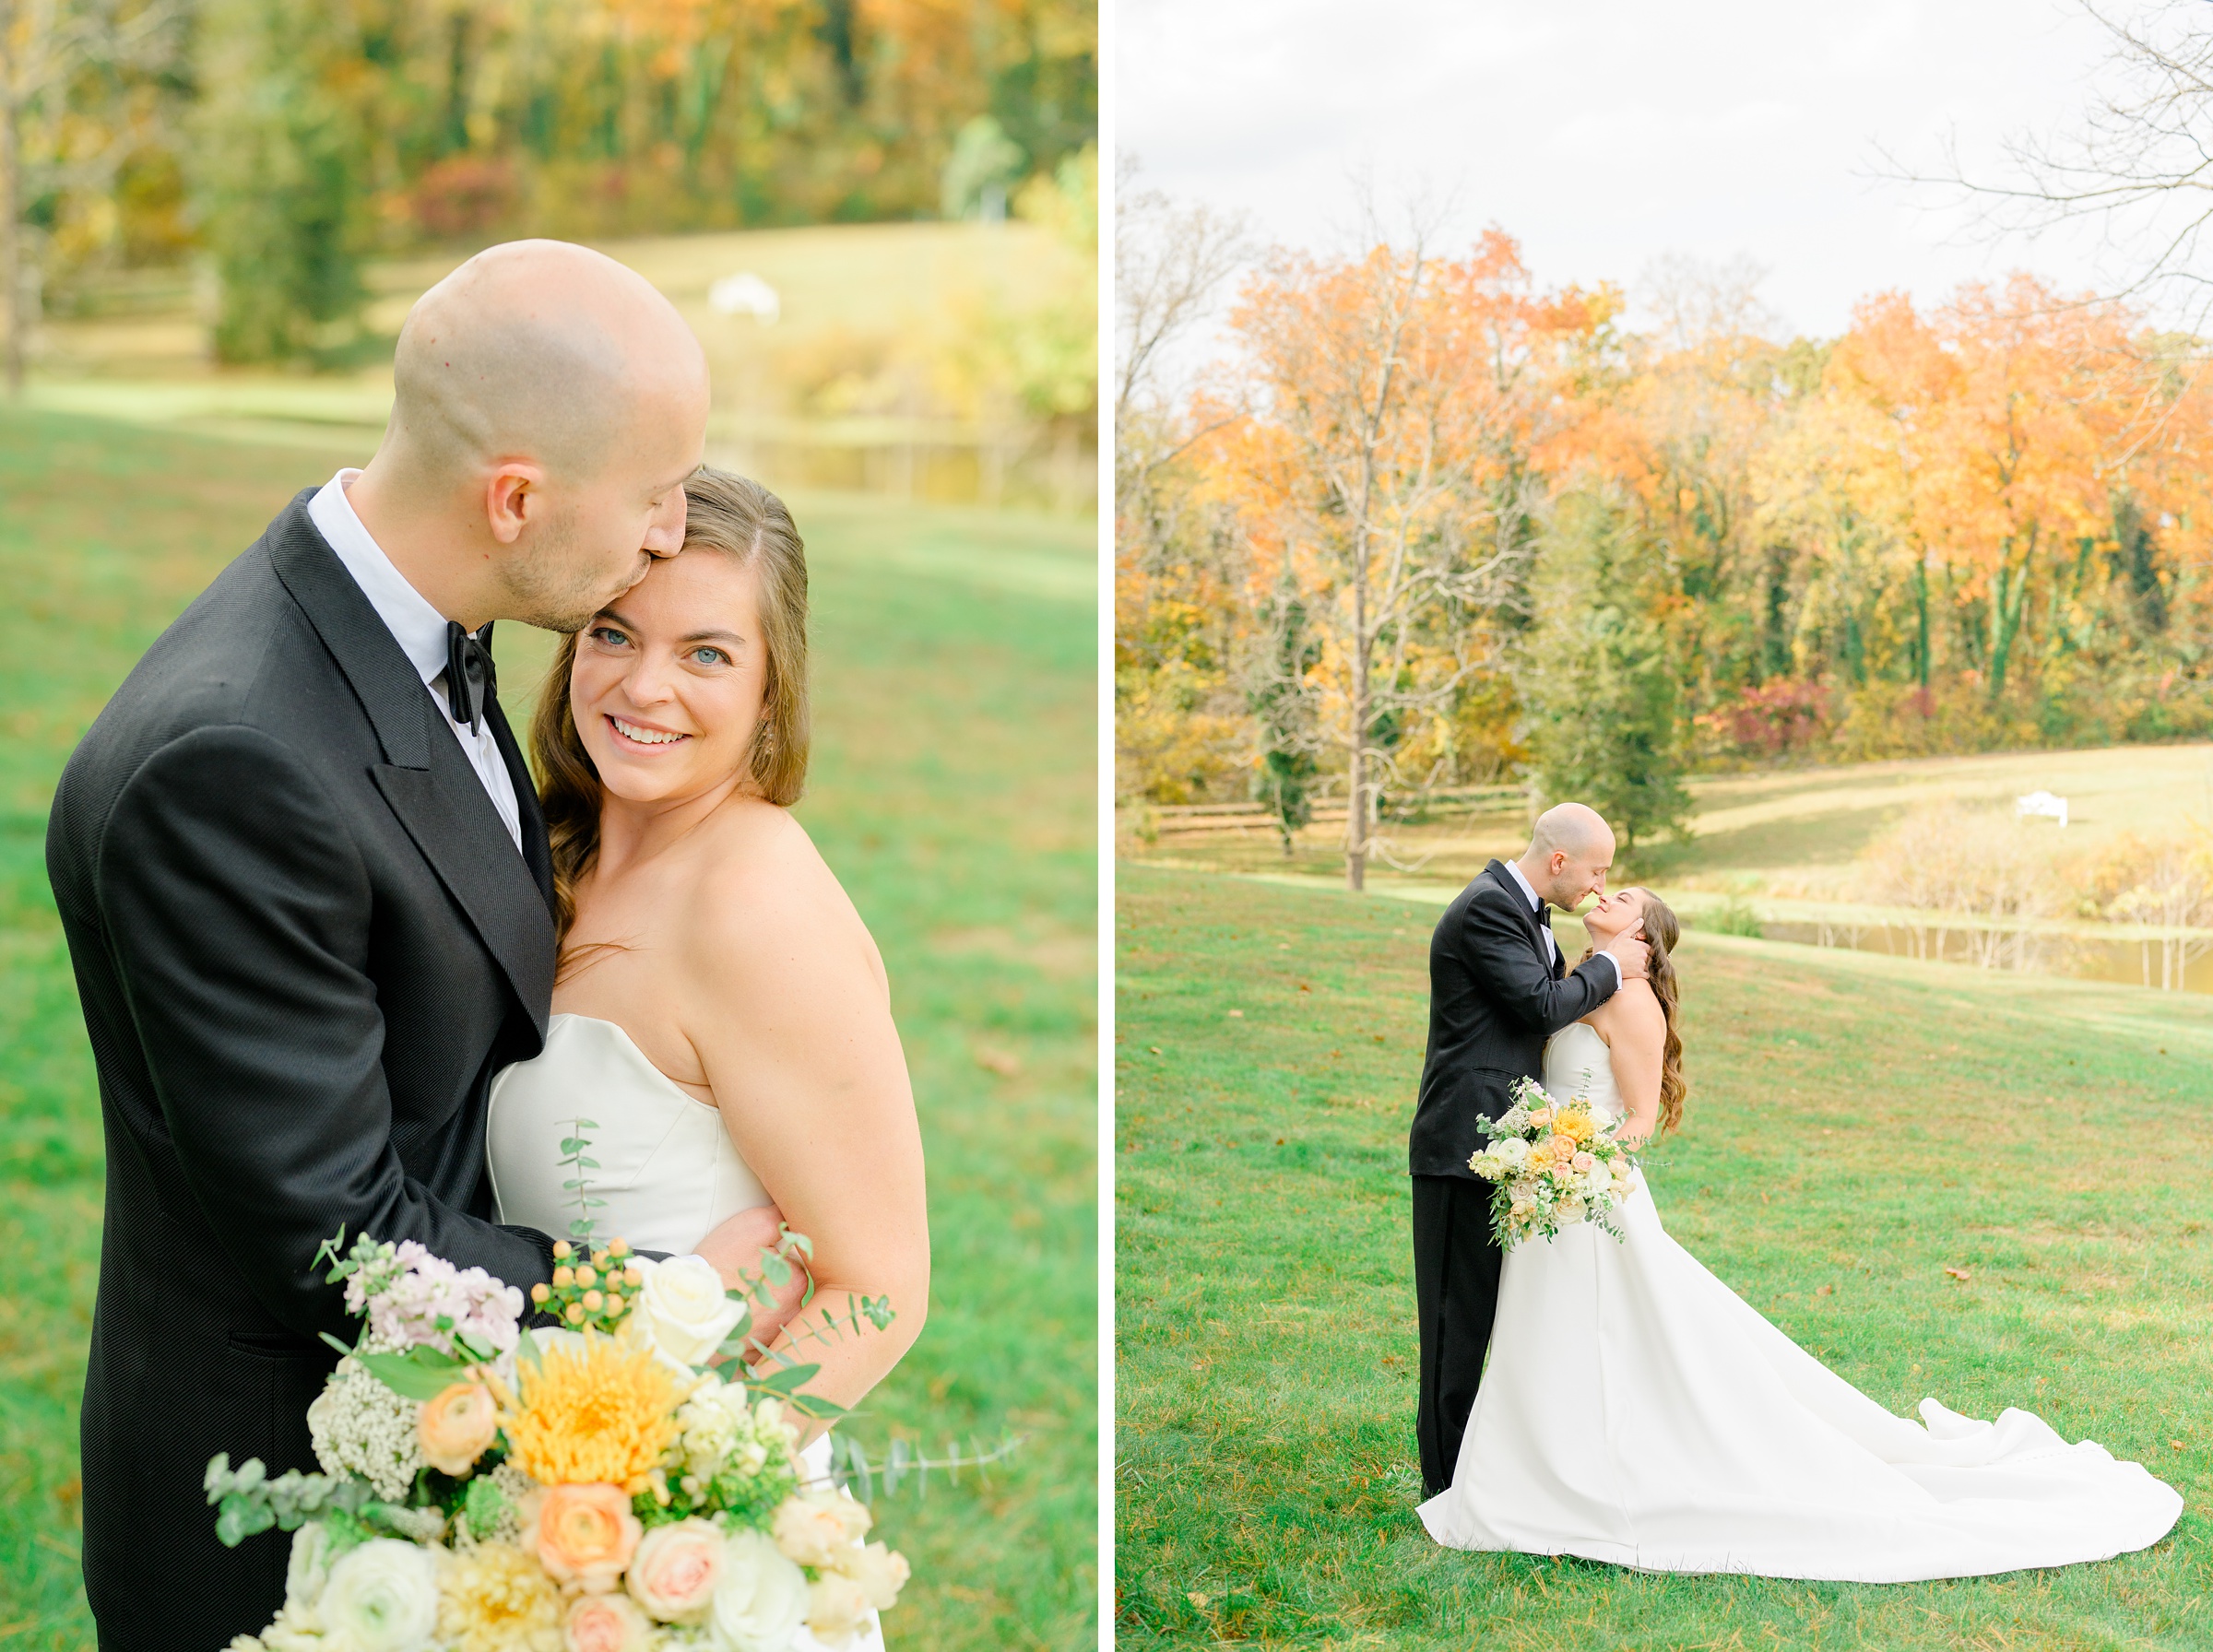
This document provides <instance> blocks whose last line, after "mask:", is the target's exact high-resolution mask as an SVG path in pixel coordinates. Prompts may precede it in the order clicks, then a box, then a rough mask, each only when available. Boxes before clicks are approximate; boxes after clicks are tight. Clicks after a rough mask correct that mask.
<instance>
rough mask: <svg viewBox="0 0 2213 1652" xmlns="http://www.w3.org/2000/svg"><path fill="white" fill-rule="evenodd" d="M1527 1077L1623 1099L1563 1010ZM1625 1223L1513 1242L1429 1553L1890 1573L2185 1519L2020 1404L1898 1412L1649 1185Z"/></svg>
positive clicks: (1941, 1568) (2111, 1544)
mask: <svg viewBox="0 0 2213 1652" xmlns="http://www.w3.org/2000/svg"><path fill="white" fill-rule="evenodd" d="M1544 1087H1545V1089H1546V1090H1547V1091H1550V1092H1551V1093H1552V1094H1553V1095H1555V1096H1556V1097H1559V1098H1561V1099H1562V1100H1566V1099H1569V1098H1572V1097H1574V1096H1578V1095H1588V1096H1589V1097H1590V1098H1591V1103H1592V1107H1593V1108H1594V1109H1597V1110H1603V1111H1604V1112H1605V1113H1607V1114H1609V1115H1615V1116H1618V1115H1620V1113H1621V1111H1622V1103H1621V1097H1620V1092H1619V1091H1617V1090H1616V1089H1615V1085H1614V1072H1613V1068H1612V1065H1611V1063H1610V1061H1609V1058H1608V1051H1607V1049H1606V1045H1605V1041H1604V1040H1603V1039H1602V1038H1600V1037H1599V1036H1598V1034H1597V1033H1596V1032H1593V1031H1592V1029H1591V1028H1590V1027H1587V1026H1585V1025H1583V1024H1582V1023H1581V1022H1580V1021H1578V1022H1575V1023H1573V1024H1571V1025H1569V1026H1568V1028H1566V1029H1565V1030H1564V1031H1562V1032H1559V1033H1558V1034H1557V1035H1556V1036H1555V1037H1554V1039H1553V1041H1552V1043H1551V1044H1550V1045H1549V1046H1547V1048H1546V1050H1545V1052H1544ZM1618 1221H1619V1222H1620V1225H1621V1227H1622V1229H1623V1232H1624V1233H1625V1234H1626V1235H1627V1237H1626V1238H1624V1239H1621V1240H1618V1241H1617V1240H1615V1238H1614V1237H1613V1235H1611V1234H1609V1233H1604V1232H1601V1231H1600V1230H1598V1229H1596V1228H1592V1227H1588V1226H1585V1227H1576V1228H1570V1229H1568V1231H1567V1232H1565V1233H1561V1234H1560V1235H1559V1237H1558V1238H1556V1239H1554V1240H1550V1241H1545V1240H1532V1241H1529V1242H1527V1243H1525V1244H1523V1245H1518V1246H1517V1247H1515V1248H1514V1249H1513V1250H1511V1251H1509V1252H1508V1253H1507V1255H1506V1258H1505V1267H1504V1269H1503V1271H1502V1273H1501V1276H1500V1279H1499V1283H1498V1313H1497V1320H1496V1321H1495V1322H1494V1326H1493V1329H1492V1332H1491V1353H1490V1363H1489V1365H1488V1367H1487V1368H1486V1369H1485V1373H1484V1377H1483V1384H1482V1386H1481V1387H1480V1388H1479V1389H1478V1390H1477V1393H1476V1399H1475V1409H1474V1411H1473V1415H1471V1416H1470V1417H1469V1419H1468V1432H1467V1434H1466V1436H1465V1438H1464V1439H1463V1440H1462V1444H1461V1451H1460V1461H1459V1463H1458V1464H1457V1465H1456V1467H1455V1470H1454V1473H1453V1477H1452V1484H1451V1486H1450V1489H1449V1490H1447V1491H1446V1492H1444V1493H1442V1494H1440V1495H1438V1496H1437V1497H1433V1498H1431V1499H1430V1500H1429V1501H1428V1502H1427V1503H1425V1504H1422V1507H1421V1516H1422V1522H1423V1524H1424V1525H1426V1527H1427V1528H1429V1533H1430V1535H1431V1536H1432V1537H1434V1538H1435V1539H1436V1540H1438V1542H1440V1543H1443V1544H1446V1545H1447V1546H1449V1547H1451V1548H1455V1549H1497V1550H1513V1551H1517V1552H1522V1553H1528V1554H1575V1555H1580V1556H1582V1557H1583V1558H1585V1559H1588V1560H1595V1561H1608V1562H1612V1563H1615V1564H1617V1565H1624V1566H1634V1567H1638V1568H1639V1569H1641V1570H1645V1571H1651V1572H1736V1573H1747V1574H1751V1575H1758V1576H1765V1577H1807V1578H1828V1579H1835V1580H1840V1581H1846V1582H1859V1583H1903V1582H1908V1581H1911V1580H1915V1579H1921V1578H1932V1577H1972V1576H1981V1575H1987V1574H1990V1573H1996V1572H2012V1571H2018V1570H2020V1569H2022V1568H2025V1567H2030V1566H2058V1565H2066V1564H2071V1563H2076V1562H2080V1561H2098V1560H2107V1559H2111V1558H2112V1556H2114V1555H2116V1554H2125V1553H2127V1552H2131V1551H2133V1550H2137V1549H2144V1548H2148V1547H2149V1546H2150V1545H2151V1544H2153V1543H2156V1542H2158V1541H2159V1540H2160V1539H2161V1538H2162V1537H2164V1536H2166V1535H2167V1533H2168V1531H2169V1530H2170V1529H2171V1528H2172V1527H2173V1525H2174V1523H2175V1520H2176V1519H2177V1517H2178V1516H2180V1515H2181V1514H2182V1510H2183V1500H2182V1498H2181V1497H2180V1496H2179V1495H2177V1494H2176V1493H2175V1492H2174V1491H2173V1490H2172V1488H2171V1487H2169V1486H2166V1485H2164V1484H2162V1483H2160V1481H2157V1480H2155V1479H2153V1478H2152V1476H2151V1475H2150V1474H2149V1473H2148V1472H2147V1471H2146V1470H2145V1469H2144V1468H2143V1467H2142V1466H2141V1465H2140V1464H2136V1463H2127V1462H2119V1461H2116V1460H2115V1459H2114V1458H2113V1457H2111V1456H2110V1455H2109V1454H2108V1453H2107V1452H2106V1451H2105V1449H2104V1448H2103V1447H2102V1446H2100V1445H2094V1444H2092V1443H2091V1442H2089V1441H2087V1440H2086V1441H2084V1442H2082V1443H2081V1444H2079V1445H2069V1444H2068V1443H2067V1442H2066V1441H2065V1440H2064V1439H2062V1438H2061V1437H2060V1436H2059V1435H2058V1434H2055V1433H2053V1430H2052V1428H2051V1427H2050V1425H2049V1424H2047V1423H2045V1422H2042V1421H2041V1420H2040V1419H2039V1418H2036V1417H2033V1416H2031V1415H2030V1414H2029V1413H2028V1412H2026V1411H2020V1410H2010V1409H2008V1410H2006V1411H2005V1412H2004V1413H2002V1414H2001V1415H2000V1416H1999V1418H1998V1420H1997V1421H1996V1422H1977V1421H1975V1420H1974V1419H1972V1418H1970V1417H1963V1416H1960V1415H1959V1413H1957V1412H1955V1411H1950V1410H1946V1409H1945V1408H1944V1407H1943V1406H1941V1405H1939V1404H1937V1403H1936V1401H1935V1400H1934V1399H1923V1401H1922V1402H1921V1414H1922V1417H1923V1422H1925V1424H1926V1426H1925V1427H1924V1426H1923V1424H1922V1423H1915V1422H1908V1421H1907V1420H1905V1419H1904V1418H1902V1417H1896V1416H1893V1415H1892V1414H1891V1413H1890V1412H1888V1411H1887V1410H1884V1409H1883V1408H1882V1407H1881V1406H1879V1405H1877V1404H1876V1402H1875V1401H1874V1400H1872V1399H1869V1398H1867V1397H1866V1396H1865V1395H1864V1394H1862V1393H1861V1392H1860V1391H1859V1390H1858V1389H1856V1388H1854V1387H1853V1386H1852V1385H1851V1384H1849V1383H1847V1382H1846V1381H1844V1379H1843V1378H1841V1377H1840V1376H1838V1375H1836V1374H1835V1373H1833V1372H1831V1371H1830V1370H1828V1367H1826V1366H1824V1365H1823V1364H1822V1363H1820V1362H1819V1361H1817V1360H1816V1359H1815V1358H1814V1357H1813V1356H1812V1355H1811V1354H1808V1353H1807V1352H1805V1350H1803V1349H1801V1348H1800V1347H1799V1346H1798V1345H1797V1344H1796V1343H1794V1342H1793V1341H1792V1340H1791V1339H1789V1338H1788V1337H1786V1336H1784V1335H1783V1334H1782V1333H1781V1331H1779V1330H1777V1329H1776V1328H1775V1327H1773V1326H1771V1325H1769V1323H1768V1322H1767V1321H1766V1320H1765V1319H1763V1318H1761V1317H1760V1316H1759V1315H1758V1314H1757V1312H1755V1311H1754V1310H1753V1309H1752V1308H1751V1307H1750V1306H1749V1305H1747V1304H1746V1303H1745V1302H1744V1301H1742V1300H1741V1299H1740V1298H1739V1297H1738V1296H1737V1294H1736V1292H1734V1291H1732V1290H1730V1289H1729V1287H1728V1286H1727V1285H1724V1284H1723V1283H1722V1281H1721V1280H1717V1279H1716V1278H1714V1277H1713V1275H1712V1274H1710V1273H1709V1272H1707V1271H1706V1269H1705V1268H1701V1267H1700V1266H1699V1265H1698V1261H1697V1260H1696V1258H1694V1257H1692V1256H1691V1255H1690V1253H1689V1252H1687V1251H1686V1250H1685V1249H1684V1248H1683V1247H1682V1246H1681V1245H1677V1244H1676V1243H1675V1241H1674V1240H1673V1239H1671V1238H1669V1237H1668V1235H1667V1232H1666V1230H1665V1229H1663V1227H1662V1226H1661V1225H1660V1212H1659V1210H1658V1209H1656V1208H1655V1207H1654V1206H1653V1203H1652V1199H1651V1194H1650V1192H1649V1191H1648V1190H1646V1189H1645V1188H1643V1187H1641V1186H1640V1187H1639V1189H1638V1190H1637V1191H1636V1192H1635V1193H1633V1194H1632V1195H1631V1196H1630V1198H1629V1200H1628V1202H1627V1204H1626V1205H1625V1206H1624V1207H1623V1208H1622V1209H1621V1210H1620V1212H1619V1213H1618Z"/></svg>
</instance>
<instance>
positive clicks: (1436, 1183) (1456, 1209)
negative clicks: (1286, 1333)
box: [1412, 1176, 1504, 1497]
mask: <svg viewBox="0 0 2213 1652" xmlns="http://www.w3.org/2000/svg"><path fill="white" fill-rule="evenodd" d="M1412 1180H1413V1182H1414V1311H1415V1312H1416V1313H1417V1314H1418V1315H1419V1316H1420V1317H1421V1331H1422V1379H1421V1401H1420V1407H1419V1409H1418V1410H1417V1411H1416V1412H1415V1417H1414V1426H1415V1428H1416V1430H1417V1431H1418V1432H1419V1433H1420V1434H1421V1447H1422V1495H1423V1496H1424V1497H1434V1496H1436V1495H1437V1494H1438V1493H1439V1492H1441V1491H1443V1490H1444V1489H1445V1488H1446V1487H1448V1486H1450V1484H1451V1483H1452V1469H1453V1466H1454V1465H1455V1464H1457V1463H1458V1462H1459V1461H1460V1441H1461V1436H1462V1434H1466V1433H1467V1432H1468V1413H1469V1412H1470V1411H1472V1410H1474V1409H1475V1386H1476V1385H1477V1384H1478V1383H1480V1382H1481V1381H1482V1380H1483V1356H1484V1354H1485V1351H1487V1350H1488V1349H1489V1347H1490V1344H1491V1318H1492V1316H1493V1315H1494V1314H1496V1313H1497V1308H1498V1268H1499V1264H1500V1263H1501V1261H1503V1260H1504V1254H1503V1253H1502V1252H1501V1251H1500V1250H1499V1248H1498V1246H1497V1244H1496V1243H1495V1242H1494V1241H1493V1240H1492V1238H1491V1186H1490V1184H1489V1183H1488V1182H1478V1181H1476V1180H1474V1179H1473V1177H1470V1176H1414V1178H1412Z"/></svg>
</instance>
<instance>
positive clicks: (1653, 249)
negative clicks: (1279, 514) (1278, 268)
mask: <svg viewBox="0 0 2213 1652" xmlns="http://www.w3.org/2000/svg"><path fill="white" fill-rule="evenodd" d="M2123 4H2124V8H2125V6H2126V0H2123ZM1115 27H1116V30H1117V38H1116V43H1117V60H1116V77H1117V85H1116V90H1115V119H1116V131H1115V142H1116V147H1117V148H1118V151H1119V152H1120V153H1121V154H1123V155H1131V154H1134V155H1135V156H1136V157H1137V159H1139V161H1140V163H1141V164H1142V169H1143V171H1142V174H1141V176H1142V182H1143V183H1146V184H1148V185H1150V186H1152V187H1154V188H1158V189H1163V190H1166V191H1167V192H1168V193H1170V194H1173V195H1181V196H1185V197H1191V198H1197V199H1201V200H1204V201H1206V202H1208V203H1210V204H1213V205H1216V206H1220V207H1234V208H1242V209H1244V210H1246V211H1248V212H1249V213H1250V214H1251V215H1252V218H1254V220H1255V222H1256V224H1257V225H1258V227H1259V228H1260V232H1261V233H1262V235H1263V236H1264V237H1266V238H1267V239H1270V240H1273V241H1277V242H1286V243H1290V244H1295V245H1304V246H1311V247H1315V248H1317V249H1320V248H1325V247H1329V246H1332V245H1339V244H1343V242H1344V239H1345V233H1344V232H1345V231H1346V230H1347V229H1349V227H1350V225H1351V224H1352V222H1353V221H1354V213H1353V208H1352V202H1353V192H1352V190H1351V188H1350V186H1349V184H1348V174H1349V173H1351V172H1352V171H1358V170H1363V169H1364V170H1365V171H1367V173H1368V174H1369V175H1370V176H1371V177H1372V178H1373V179H1374V180H1375V183H1376V185H1377V189H1378V193H1379V195H1383V196H1385V197H1387V198H1388V197H1390V196H1391V195H1393V194H1394V193H1395V194H1399V195H1403V194H1404V193H1405V192H1406V191H1407V189H1409V188H1410V187H1412V188H1419V187H1421V186H1422V185H1424V184H1426V185H1428V186H1429V187H1430V188H1431V189H1432V190H1433V191H1434V192H1436V193H1438V194H1440V195H1452V196H1453V197H1454V198H1455V199H1456V200H1457V202H1458V210H1457V212H1456V214H1455V217H1454V219H1453V222H1454V226H1455V228H1456V229H1457V230H1458V231H1459V232H1460V234H1461V235H1462V236H1466V235H1472V234H1473V232H1474V231H1475V230H1479V229H1481V228H1482V227H1483V226H1484V225H1485V224H1486V223H1490V222H1496V223H1497V224H1499V225H1500V226H1501V227H1503V228H1504V229H1505V230H1508V231H1509V233H1510V234H1512V235H1514V236H1516V237H1517V238H1519V239H1520V241H1521V243H1522V248H1523V254H1524V256H1525V258H1526V259H1527V261H1528V263H1529V265H1530V266H1531V268H1532V269H1533V272H1534V273H1535V275H1536V277H1537V279H1538V281H1539V282H1540V283H1541V284H1543V285H1547V286H1550V285H1560V284H1565V283H1567V282H1569V281H1578V282H1582V283H1586V284H1588V283H1591V282H1594V281H1599V280H1609V279H1610V280H1615V281H1620V282H1622V283H1624V284H1626V285H1628V286H1630V287H1631V288H1632V289H1634V287H1635V285H1636V282H1637V278H1638V277H1639V273H1640V272H1642V271H1643V270H1645V269H1646V268H1647V267H1648V266H1650V265H1651V262H1652V260H1653V259H1655V258H1656V257H1659V256H1661V255H1663V254H1688V255H1690V256H1693V257H1697V258H1700V259H1704V260H1710V261H1716V262H1719V261H1724V260H1727V259H1729V258H1731V257H1732V256H1734V255H1737V254H1749V255H1750V257H1751V258H1753V259H1754V260H1756V261H1757V263H1758V264H1760V265H1762V266H1766V268H1767V269H1768V270H1769V275H1768V277H1767V278H1766V280H1765V282H1764V283H1763V285H1762V287H1761V289H1760V296H1761V298H1762V299H1763V300H1764V301H1766V303H1767V305H1768V306H1769V309H1770V310H1772V311H1773V312H1775V313H1777V315H1778V316H1779V317H1780V319H1781V323H1782V330H1783V331H1784V332H1785V333H1786V334H1787V333H1790V332H1811V333H1818V334H1828V333H1834V332H1837V331H1839V330H1840V329H1841V328H1842V327H1843V326H1844V325H1846V322H1847V319H1848V315H1849V312H1850V309H1851V306H1852V301H1853V300H1855V299H1856V298H1859V297H1861V296H1863V295H1864V294H1867V293H1870V292H1874V291H1877V290H1880V289H1885V288H1901V287H1902V288H1904V289H1907V290H1909V291H1911V292H1912V293H1913V294H1915V295H1916V296H1917V297H1920V298H1932V297H1935V296H1936V295H1938V294H1940V293H1942V292H1944V291H1946V290H1947V289H1950V288H1951V287H1952V286H1953V285H1954V284H1956V283H1957V282H1959V280H1961V279H1963V278H1967V277H1977V276H1992V275H1997V274H2001V273H2003V272H2004V271H2006V270H2007V269H2011V268H2017V267H2030V268H2035V269H2037V270H2039V271H2041V272H2042V273H2044V274H2046V275H2048V276H2051V277H2057V278H2059V279H2061V280H2062V281H2064V282H2067V283H2069V284H2077V285H2080V284H2088V283H2089V281H2090V280H2091V278H2092V276H2093V273H2094V272H2093V270H2092V267H2091V265H2090V263H2089V259H2088V256H2087V254H2086V253H2085V252H2084V251H2083V250H2082V249H2081V248H2079V247H2078V248H2077V249H2075V250H2072V251H2070V250H2069V249H2066V248H2063V247H2060V246H2057V245H2052V244H2027V243H2023V242H2012V243H2008V244H2006V245H2003V246H2000V247H1997V248H1992V247H1990V246H1988V245H1986V244H1982V243H1980V242H1969V241H1962V240H1959V239H1958V238H1957V226H1958V221H1959V220H1958V219H1957V218H1952V217H1949V216H1947V215H1946V214H1944V213H1935V212H1931V211H1929V210H1927V207H1928V206H1929V205H1930V203H1931V202H1932V200H1933V199H1934V197H1932V196H1930V195H1917V194H1916V193H1915V192H1914V191H1912V190H1911V189H1910V188H1908V187H1906V186H1904V185H1900V184H1896V183H1881V182H1876V181H1875V180H1873V179H1871V178H1869V177H1868V176H1867V175H1866V174H1868V173H1869V172H1871V171H1874V170H1875V169H1876V167H1877V165H1878V164H1879V159H1878V156H1877V153H1876V147H1877V145H1878V144H1879V145H1881V146H1883V147H1885V148H1888V149H1889V150H1890V151H1891V152H1892V153H1893V154H1895V155H1897V156H1898V157H1899V159H1901V160H1904V161H1908V162H1918V163H1922V164H1923V165H1928V166H1934V165H1935V164H1936V163H1937V162H1938V161H1939V160H1940V159H1941V158H1942V146H1943V142H1944V138H1945V136H1946V134H1947V132H1950V133H1956V134H1957V135H1958V137H1959V145H1960V149H1961V152H1962V154H1963V156H1964V157H1965V158H1966V159H1969V160H1970V162H1971V161H1972V160H1974V159H1976V158H1978V157H1980V158H1984V159H1992V158H1994V150H1995V147H1996V144H1997V142H1998V140H1999V139H2000V138H2002V137H2004V136H2007V135H2010V134H2018V133H2019V132H2022V131H2023V130H2026V129H2046V130H2049V129H2052V128H2053V127H2055V126H2062V125H2065V124H2071V122H2072V119H2073V117H2074V115H2075V112H2077V110H2078V109H2079V108H2080V107H2081V104H2082V101H2083V98H2084V96H2085V91H2086V89H2087V86H2088V77H2089V73H2090V71H2091V70H2092V69H2093V68H2094V67H2095V66H2096V65H2097V63H2098V62H2099V60H2100V59H2101V57H2102V55H2103V51H2102V45H2101V36H2100V35H2099V34H2098V32H2097V31H2096V30H2095V29H2094V28H2093V27H2092V26H2091V25H2090V24H2089V23H2088V21H2087V20H2086V19H2084V18H2083V17H2082V15H2081V13H2080V10H2079V9H2078V7H2077V6H2075V5H2073V4H2072V3H2071V0H1844V3H1843V4H1838V3H1837V0H1828V4H1809V3H1807V0H1795V3H1780V0H1672V3H1671V4H1667V5H1654V4H1652V3H1651V0H1641V3H1631V0H1584V3H1580V4H1552V5H1546V4H1544V3H1543V0H1535V3H1533V0H1120V4H1119V6H1118V13H1117V21H1116V25H1115ZM1947 237H1951V239H1947Z"/></svg>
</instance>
